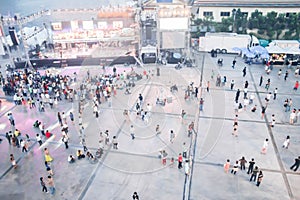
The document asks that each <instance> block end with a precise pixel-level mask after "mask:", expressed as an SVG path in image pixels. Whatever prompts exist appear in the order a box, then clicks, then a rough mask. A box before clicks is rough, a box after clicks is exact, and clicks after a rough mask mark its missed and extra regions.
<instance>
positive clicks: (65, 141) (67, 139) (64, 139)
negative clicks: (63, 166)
mask: <svg viewBox="0 0 300 200" xmlns="http://www.w3.org/2000/svg"><path fill="white" fill-rule="evenodd" d="M62 141H63V143H65V147H66V149H68V148H69V144H68V143H69V138H68V136H67V135H66V134H65V135H63V138H62Z"/></svg>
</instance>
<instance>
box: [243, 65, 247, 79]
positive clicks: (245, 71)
mask: <svg viewBox="0 0 300 200" xmlns="http://www.w3.org/2000/svg"><path fill="white" fill-rule="evenodd" d="M246 73H247V67H244V69H243V77H245V76H246Z"/></svg>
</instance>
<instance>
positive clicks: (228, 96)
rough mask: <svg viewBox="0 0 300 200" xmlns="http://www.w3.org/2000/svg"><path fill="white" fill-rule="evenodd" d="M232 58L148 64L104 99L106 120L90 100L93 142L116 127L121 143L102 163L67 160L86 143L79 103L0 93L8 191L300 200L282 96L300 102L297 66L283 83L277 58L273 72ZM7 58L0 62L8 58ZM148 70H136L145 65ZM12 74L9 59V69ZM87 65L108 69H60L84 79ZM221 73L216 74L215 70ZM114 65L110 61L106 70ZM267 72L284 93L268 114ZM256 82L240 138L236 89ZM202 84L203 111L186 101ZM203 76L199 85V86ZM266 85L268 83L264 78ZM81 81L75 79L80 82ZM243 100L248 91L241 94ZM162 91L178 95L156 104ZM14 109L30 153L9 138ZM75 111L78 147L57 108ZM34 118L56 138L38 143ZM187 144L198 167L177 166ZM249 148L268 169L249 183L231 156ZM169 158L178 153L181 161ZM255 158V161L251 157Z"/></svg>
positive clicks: (0, 164) (18, 194) (29, 195)
mask: <svg viewBox="0 0 300 200" xmlns="http://www.w3.org/2000/svg"><path fill="white" fill-rule="evenodd" d="M219 57H222V58H223V59H224V61H223V63H224V65H223V66H222V67H219V66H217V58H211V57H210V54H206V53H195V59H196V64H197V67H195V68H183V69H181V70H175V68H174V65H166V66H159V67H160V74H161V75H160V76H156V67H157V66H155V65H145V66H144V69H146V70H147V71H148V70H150V71H151V73H150V78H149V79H146V78H145V77H144V78H143V79H142V80H140V81H136V86H135V87H133V88H132V94H131V95H125V94H124V91H123V90H118V91H117V95H116V96H114V97H113V99H112V106H111V107H110V106H109V105H108V103H103V104H101V106H100V109H101V112H100V116H99V118H96V117H95V116H94V115H93V109H92V103H91V100H89V99H86V100H85V105H84V113H83V125H84V127H85V130H84V132H85V135H86V143H87V147H88V148H89V150H90V151H91V152H92V153H95V151H96V150H97V148H98V147H99V143H98V141H99V132H100V131H105V130H109V132H110V139H111V138H112V136H114V135H115V136H117V139H118V143H119V144H118V147H119V148H118V150H115V149H113V148H112V146H111V145H108V146H106V147H105V150H104V154H103V155H102V157H101V158H100V159H99V161H98V162H96V163H91V162H89V161H88V160H87V159H85V160H77V161H76V162H75V163H74V164H69V163H68V162H67V157H68V155H69V154H73V155H75V153H76V151H77V150H78V149H82V146H81V144H80V143H79V126H78V125H77V124H78V113H77V110H78V102H77V101H76V100H75V101H74V102H73V103H72V102H67V101H63V102H62V103H60V104H59V105H58V106H57V107H56V108H54V109H52V110H51V109H50V108H49V107H46V112H45V113H40V112H38V110H30V109H28V108H27V109H25V108H24V107H22V106H15V105H14V104H13V102H12V101H11V100H10V99H11V98H7V97H5V96H4V95H3V92H2V91H0V98H1V99H2V101H3V102H2V106H1V113H0V130H1V131H0V137H1V138H2V139H3V141H2V143H1V144H0V152H1V155H2V156H1V159H0V180H1V181H0V188H1V189H0V199H3V200H6V199H30V200H35V199H37V200H40V199H80V200H81V199H87V200H88V199H101V200H102V199H103V200H106V199H107V200H111V199H114V200H123V199H124V200H125V199H132V197H131V196H132V194H133V192H135V191H136V192H137V193H138V194H139V196H140V199H147V200H151V199H153V200H154V199H170V200H171V199H191V200H200V199H281V200H282V199H300V190H299V189H300V188H299V175H300V173H299V170H298V171H297V172H294V171H291V170H290V169H289V167H290V166H291V165H292V164H293V163H294V158H295V157H298V156H299V152H300V147H299V145H298V144H299V141H300V136H299V123H298V124H295V125H290V124H289V123H288V121H289V113H286V112H284V107H283V103H284V100H285V99H286V98H292V99H293V105H294V106H293V107H295V108H297V109H298V108H300V95H299V91H297V92H294V91H293V86H294V83H295V81H296V80H298V79H299V78H296V77H294V75H293V72H291V73H290V76H289V77H288V80H287V81H286V82H285V81H284V80H283V77H281V78H280V79H279V78H278V77H277V71H278V69H279V68H282V70H283V72H285V70H286V66H275V67H274V70H273V71H272V72H271V74H270V75H267V74H265V72H264V67H263V66H262V65H251V66H248V65H246V64H244V63H243V61H242V59H241V58H239V57H238V58H237V64H236V68H235V69H232V68H231V63H232V60H233V59H234V56H233V55H221V56H220V55H219ZM4 62H5V61H3V60H2V61H1V65H2V66H3V63H4ZM245 66H246V67H247V75H246V76H245V77H243V76H242V69H243V68H244V67H245ZM144 69H143V68H135V71H136V72H138V73H142V72H143V70H144ZM1 70H2V73H4V71H3V70H4V69H3V67H2V68H1ZM87 70H89V71H90V73H91V74H92V75H96V74H99V73H102V69H101V68H99V67H97V66H82V67H67V68H63V69H59V70H58V71H59V72H60V73H62V74H73V72H74V71H76V73H77V74H78V77H79V82H80V81H81V80H82V78H84V77H85V76H86V72H87ZM124 70H126V71H130V68H129V67H121V66H119V67H118V68H117V71H118V72H119V73H121V72H123V71H124ZM212 70H214V73H215V76H214V77H213V79H211V72H212ZM107 71H108V72H110V71H112V69H111V68H108V69H107ZM217 74H220V75H221V76H224V75H226V76H227V84H226V85H225V86H222V87H216V86H215V81H216V75H217ZM260 75H263V77H264V83H265V81H266V80H267V79H268V78H270V79H271V86H270V89H269V91H271V92H273V90H274V89H275V87H277V88H278V95H277V99H276V100H273V99H272V100H271V101H270V103H269V106H268V108H267V111H266V117H265V118H264V119H262V118H261V113H260V112H261V109H260V107H261V105H263V104H264V101H265V100H264V99H265V96H266V94H267V91H266V89H265V88H264V87H260V86H259V85H258V83H259V78H260ZM231 79H234V80H235V83H236V84H235V87H234V90H233V91H231V90H230V81H231ZM246 80H248V82H249V92H248V95H249V94H250V93H254V94H255V99H254V104H256V105H257V106H258V109H257V111H256V112H255V113H252V112H251V111H250V107H251V106H248V107H247V108H246V111H241V112H240V113H239V114H238V115H239V117H238V119H239V127H238V137H234V136H232V134H231V133H232V130H233V119H234V116H235V113H234V97H235V93H236V90H237V89H238V88H239V89H240V90H241V91H242V89H243V85H244V82H245V81H246ZM207 81H210V86H211V87H210V91H209V92H206V90H205V87H206V83H207ZM191 82H194V85H195V86H199V85H202V89H200V95H201V97H202V98H203V99H204V111H201V112H199V109H198V107H199V106H198V99H196V98H191V99H188V100H185V99H184V90H185V89H186V87H187V85H188V84H190V83H191ZM200 82H201V84H200ZM175 83H176V84H177V86H178V88H179V90H178V92H176V93H174V94H173V93H171V92H170V90H169V89H170V86H171V85H173V84H175ZM263 86H264V84H263ZM73 87H77V85H76V84H75V85H73ZM139 94H142V95H143V96H144V109H146V107H145V106H146V104H147V103H150V104H151V105H152V107H153V109H152V112H151V117H150V119H149V122H148V123H145V122H144V121H142V120H141V119H138V118H136V114H135V112H134V105H135V103H136V101H137V98H138V95H139ZM240 96H241V97H240V101H241V102H242V97H243V92H241V95H240ZM157 97H160V98H161V97H162V98H171V99H172V101H171V102H168V103H167V104H166V105H165V106H161V105H156V104H155V101H156V98H157ZM124 109H128V110H130V111H131V112H130V122H127V121H126V120H125V118H124V116H123V110H124ZM181 110H185V111H186V112H187V118H186V120H185V121H182V119H181V118H180V114H181ZM8 111H10V112H12V113H13V115H14V117H15V122H16V128H18V129H19V130H20V131H21V133H22V135H23V136H24V135H25V134H28V135H30V137H31V138H32V141H31V144H30V151H29V152H28V153H22V152H21V150H20V149H18V148H16V147H12V146H10V145H9V144H8V142H7V140H6V138H5V137H4V134H5V132H7V131H8V130H10V128H11V127H10V125H9V121H8V118H7V117H6V113H7V112H8ZM62 111H64V112H66V113H68V112H70V111H73V112H74V114H75V125H73V124H72V123H70V121H68V125H69V130H70V147H69V149H67V150H66V149H65V147H64V144H63V143H62V142H61V134H60V127H59V125H58V122H57V118H56V114H57V112H62ZM272 114H275V118H276V125H275V127H273V128H270V127H269V123H270V119H271V115H272ZM36 119H40V120H41V121H43V122H45V123H46V129H47V128H48V129H49V130H50V131H51V132H52V133H54V135H55V136H54V137H52V138H51V139H48V140H44V144H43V146H42V147H40V146H39V145H38V143H37V142H36V141H35V134H36V133H38V130H35V129H34V128H33V127H32V124H33V122H34V121H35V120H36ZM191 121H194V122H195V132H194V133H193V135H192V137H190V138H189V137H187V126H188V123H190V122H191ZM157 124H159V125H160V127H161V130H162V133H161V134H160V135H158V136H157V135H156V133H155V127H156V125H157ZM130 125H134V127H135V132H136V139H135V140H132V139H131V136H130V133H129V128H130ZM170 130H174V133H175V135H176V137H175V140H174V142H173V143H171V142H170V140H169V133H170ZM287 135H289V136H290V137H291V145H290V147H289V148H288V149H283V148H282V147H281V146H282V143H283V141H284V139H285V138H286V136H287ZM266 138H268V139H269V141H270V142H269V147H268V151H267V154H266V155H262V154H261V153H260V150H261V148H262V145H263V141H264V140H265V139H266ZM183 142H186V143H187V145H188V146H189V147H190V151H189V159H190V162H189V164H190V165H189V166H190V174H189V175H188V176H186V175H185V172H184V169H180V170H179V169H177V162H176V159H177V156H178V153H180V152H182V144H183ZM45 147H47V148H48V149H49V151H50V154H51V155H52V157H53V158H54V161H53V163H52V164H51V167H52V169H53V171H54V174H55V175H54V182H55V186H56V194H55V195H53V196H52V195H50V194H46V193H42V191H41V187H40V184H39V177H40V176H43V177H46V176H47V173H46V170H45V166H44V156H43V151H42V149H43V148H45ZM160 150H166V152H167V153H168V160H167V165H165V166H164V165H162V163H161V159H160V158H159V157H158V155H159V151H160ZM10 153H13V154H14V156H15V158H16V160H17V163H18V168H17V169H12V167H11V164H10V161H9V154H10ZM242 156H245V158H246V160H248V161H249V160H250V159H251V158H254V159H255V161H256V165H257V166H259V168H260V169H261V170H262V171H263V174H264V178H263V181H262V183H261V186H260V187H256V186H255V184H254V182H252V183H251V182H249V178H250V176H249V175H248V174H247V173H246V172H245V171H238V172H237V174H236V175H232V174H230V173H229V174H226V173H224V170H223V164H224V163H225V162H226V160H227V159H230V161H231V164H233V163H234V162H235V160H239V159H240V158H241V157H242ZM171 158H174V159H175V162H174V164H172V163H171ZM246 166H248V164H247V165H246Z"/></svg>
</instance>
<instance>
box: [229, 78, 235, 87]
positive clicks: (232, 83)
mask: <svg viewBox="0 0 300 200" xmlns="http://www.w3.org/2000/svg"><path fill="white" fill-rule="evenodd" d="M234 83H235V82H234V80H233V79H232V80H231V82H230V90H233V87H234Z"/></svg>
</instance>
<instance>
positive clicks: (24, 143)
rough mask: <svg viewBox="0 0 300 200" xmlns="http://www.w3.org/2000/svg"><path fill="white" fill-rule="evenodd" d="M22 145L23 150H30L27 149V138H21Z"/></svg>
mask: <svg viewBox="0 0 300 200" xmlns="http://www.w3.org/2000/svg"><path fill="white" fill-rule="evenodd" d="M20 146H21V148H22V152H24V151H25V152H26V153H27V152H28V150H27V144H26V141H25V140H23V139H21V140H20Z"/></svg>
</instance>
